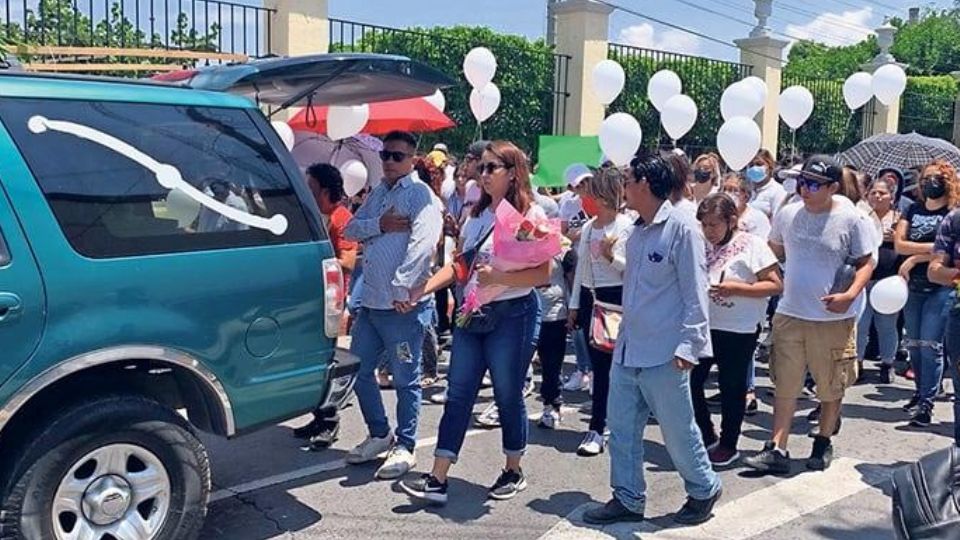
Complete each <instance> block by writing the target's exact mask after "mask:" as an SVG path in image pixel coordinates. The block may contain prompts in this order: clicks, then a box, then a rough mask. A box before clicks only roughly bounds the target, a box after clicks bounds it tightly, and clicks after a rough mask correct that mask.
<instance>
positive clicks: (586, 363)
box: [572, 329, 593, 373]
mask: <svg viewBox="0 0 960 540" xmlns="http://www.w3.org/2000/svg"><path fill="white" fill-rule="evenodd" d="M572 336H573V352H574V354H575V355H576V358H577V371H579V372H580V373H590V372H591V371H593V364H592V363H591V362H590V349H589V348H588V347H589V345H587V336H586V331H585V330H582V329H577V330H574V331H573V334H572Z"/></svg>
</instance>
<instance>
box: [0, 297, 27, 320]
mask: <svg viewBox="0 0 960 540" xmlns="http://www.w3.org/2000/svg"><path fill="white" fill-rule="evenodd" d="M22 308H23V303H22V302H21V301H20V297H19V296H17V295H15V294H13V293H0V323H3V322H7V321H9V320H11V319H15V318H16V317H17V316H19V315H20V310H21V309H22Z"/></svg>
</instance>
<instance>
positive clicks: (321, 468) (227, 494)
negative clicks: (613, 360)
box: [210, 408, 575, 503]
mask: <svg viewBox="0 0 960 540" xmlns="http://www.w3.org/2000/svg"><path fill="white" fill-rule="evenodd" d="M573 410H575V409H567V408H564V412H568V411H571V412H572V411H573ZM539 417H540V413H539V412H537V413H535V414H530V415H528V416H527V418H529V419H530V420H534V419H537V418H539ZM496 431H497V430H495V429H472V430H470V431H467V434H466V436H467V437H472V436H474V435H479V434H481V433H490V432H496ZM436 444H437V438H436V437H428V438H426V439H420V440H419V441H417V448H430V447H432V446H434V445H436ZM347 467H349V465H348V464H347V462H346V461H344V460H342V459H337V460H333V461H328V462H326V463H319V464H317V465H313V466H310V467H304V468H302V469H297V470H295V471H288V472H285V473H280V474H275V475H273V476H267V477H266V478H260V479H258V480H251V481H250V482H244V483H242V484H237V485H234V486H230V487H226V488H223V489H218V490H217V491H214V492H213V493H211V494H210V502H211V503H214V502H217V501H222V500H224V499H229V498H231V497H236V496H238V495H243V494H245V493H250V492H251V491H258V490H261V489H265V488H268V487H273V486H276V485H279V484H285V483H287V482H293V481H294V480H300V479H303V478H307V477H310V476H314V475H317V474H323V473H328V472H333V471H338V470H340V469H345V468H347Z"/></svg>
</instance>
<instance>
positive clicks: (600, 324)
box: [590, 301, 623, 354]
mask: <svg viewBox="0 0 960 540" xmlns="http://www.w3.org/2000/svg"><path fill="white" fill-rule="evenodd" d="M622 320H623V308H622V307H621V306H618V305H615V304H608V303H606V302H600V301H594V303H593V315H592V316H591V318H590V345H592V346H593V347H594V348H595V349H597V350H600V351H603V352H605V353H611V354H612V353H613V349H614V348H615V347H616V346H617V336H618V335H619V334H620V322H621V321H622Z"/></svg>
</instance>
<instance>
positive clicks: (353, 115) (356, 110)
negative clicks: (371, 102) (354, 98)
mask: <svg viewBox="0 0 960 540" xmlns="http://www.w3.org/2000/svg"><path fill="white" fill-rule="evenodd" d="M369 119H370V107H369V106H368V105H366V104H364V105H346V106H340V105H334V106H331V107H330V109H329V110H328V111H327V136H328V137H330V138H331V139H333V140H335V141H339V140H340V139H346V138H347V137H353V136H354V135H356V134H357V133H360V131H361V130H362V129H363V126H365V125H367V120H369Z"/></svg>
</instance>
